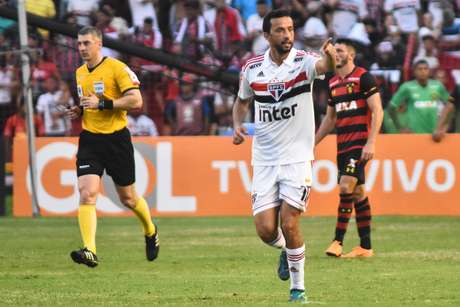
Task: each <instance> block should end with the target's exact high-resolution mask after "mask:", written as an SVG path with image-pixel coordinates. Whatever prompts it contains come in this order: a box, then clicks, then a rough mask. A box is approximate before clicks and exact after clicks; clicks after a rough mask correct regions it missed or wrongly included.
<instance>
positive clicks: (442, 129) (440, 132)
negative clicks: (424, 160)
mask: <svg viewBox="0 0 460 307" xmlns="http://www.w3.org/2000/svg"><path fill="white" fill-rule="evenodd" d="M453 100H454V98H452V97H450V99H449V102H447V104H446V106H445V107H444V109H442V112H441V114H440V115H439V119H438V124H437V126H436V129H435V131H434V132H433V135H432V138H433V141H435V142H441V140H442V139H443V138H444V136H445V134H446V132H447V129H448V127H449V120H450V115H451V114H454V112H455V105H454V103H453V102H454V101H453Z"/></svg>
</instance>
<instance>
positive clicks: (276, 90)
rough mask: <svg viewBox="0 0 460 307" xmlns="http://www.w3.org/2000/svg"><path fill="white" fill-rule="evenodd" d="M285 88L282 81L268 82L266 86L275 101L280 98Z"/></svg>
mask: <svg viewBox="0 0 460 307" xmlns="http://www.w3.org/2000/svg"><path fill="white" fill-rule="evenodd" d="M285 88H286V87H285V85H284V82H276V83H269V84H268V86H267V89H268V92H269V93H270V95H272V97H273V98H275V100H276V101H278V100H279V99H280V98H281V96H282V95H283V93H284V90H285Z"/></svg>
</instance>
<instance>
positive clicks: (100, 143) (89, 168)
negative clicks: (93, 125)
mask: <svg viewBox="0 0 460 307" xmlns="http://www.w3.org/2000/svg"><path fill="white" fill-rule="evenodd" d="M104 170H105V171H106V172H107V174H108V175H109V176H111V177H112V179H113V181H114V182H115V183H116V184H117V185H119V186H127V185H131V184H133V183H134V182H135V180H136V178H135V167H134V148H133V143H132V142H131V134H130V133H129V130H128V129H127V128H123V129H122V130H119V131H116V132H114V133H111V134H98V133H92V132H89V131H86V130H83V131H82V132H81V133H80V139H79V141H78V152H77V176H78V177H80V176H83V175H89V174H94V175H98V176H99V177H101V176H102V174H103V172H104Z"/></svg>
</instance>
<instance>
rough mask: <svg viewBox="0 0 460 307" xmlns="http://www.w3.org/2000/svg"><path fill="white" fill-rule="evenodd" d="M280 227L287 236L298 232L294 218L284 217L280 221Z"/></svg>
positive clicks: (289, 236)
mask: <svg viewBox="0 0 460 307" xmlns="http://www.w3.org/2000/svg"><path fill="white" fill-rule="evenodd" d="M281 229H282V230H283V233H284V235H285V236H286V237H287V238H291V237H292V236H293V235H294V234H296V233H297V232H298V225H297V223H296V222H295V220H294V219H285V220H283V221H281Z"/></svg>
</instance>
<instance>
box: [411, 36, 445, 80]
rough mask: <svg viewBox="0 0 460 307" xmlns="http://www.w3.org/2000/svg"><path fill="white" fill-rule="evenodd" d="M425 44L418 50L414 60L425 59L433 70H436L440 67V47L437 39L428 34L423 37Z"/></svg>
mask: <svg viewBox="0 0 460 307" xmlns="http://www.w3.org/2000/svg"><path fill="white" fill-rule="evenodd" d="M422 42H423V44H422V45H421V46H420V48H419V50H418V54H417V56H416V57H415V58H414V62H417V61H419V60H422V59H424V60H425V61H426V62H427V63H428V66H429V67H430V69H431V71H432V72H433V71H435V70H436V69H437V68H438V67H439V60H438V49H437V48H436V39H435V38H434V36H433V35H432V34H429V33H428V34H426V35H425V36H423V37H422Z"/></svg>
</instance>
